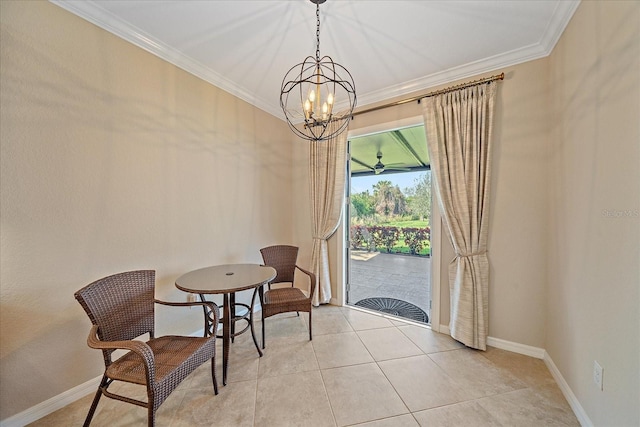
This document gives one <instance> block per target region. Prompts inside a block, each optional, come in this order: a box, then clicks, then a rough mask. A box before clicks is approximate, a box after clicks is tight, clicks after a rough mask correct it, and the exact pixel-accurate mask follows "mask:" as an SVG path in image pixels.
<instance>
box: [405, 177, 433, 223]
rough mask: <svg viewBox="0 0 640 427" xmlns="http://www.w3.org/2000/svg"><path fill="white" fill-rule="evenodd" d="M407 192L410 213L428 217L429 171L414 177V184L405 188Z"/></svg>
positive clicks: (429, 195)
mask: <svg viewBox="0 0 640 427" xmlns="http://www.w3.org/2000/svg"><path fill="white" fill-rule="evenodd" d="M407 194H408V196H409V210H410V211H411V213H412V214H413V215H415V216H418V217H420V218H421V219H425V218H426V219H429V217H430V215H431V171H428V172H424V173H422V174H420V176H419V177H418V178H416V179H415V186H414V187H411V188H408V189H407ZM429 223H430V222H429Z"/></svg>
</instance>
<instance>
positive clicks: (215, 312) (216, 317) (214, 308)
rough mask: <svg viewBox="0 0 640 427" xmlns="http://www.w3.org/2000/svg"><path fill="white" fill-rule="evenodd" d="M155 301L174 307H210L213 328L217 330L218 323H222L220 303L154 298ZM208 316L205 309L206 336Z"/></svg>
mask: <svg viewBox="0 0 640 427" xmlns="http://www.w3.org/2000/svg"><path fill="white" fill-rule="evenodd" d="M153 301H154V302H155V303H156V304H161V305H168V306H173V307H194V306H201V307H206V308H208V309H209V313H212V318H211V319H210V321H211V330H213V331H215V330H216V329H217V328H218V323H220V309H219V308H218V305H217V304H216V303H215V302H213V301H193V302H173V301H160V300H158V299H154V300H153ZM206 316H207V312H206V310H205V319H204V324H205V336H206V330H207V326H208V325H207V318H206ZM214 336H215V334H214Z"/></svg>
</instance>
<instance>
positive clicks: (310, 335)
mask: <svg viewBox="0 0 640 427" xmlns="http://www.w3.org/2000/svg"><path fill="white" fill-rule="evenodd" d="M311 325H312V323H311V310H309V341H312V340H313V335H312V334H311Z"/></svg>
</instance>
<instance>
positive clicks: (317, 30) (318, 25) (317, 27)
mask: <svg viewBox="0 0 640 427" xmlns="http://www.w3.org/2000/svg"><path fill="white" fill-rule="evenodd" d="M316 60H317V61H318V62H320V3H316Z"/></svg>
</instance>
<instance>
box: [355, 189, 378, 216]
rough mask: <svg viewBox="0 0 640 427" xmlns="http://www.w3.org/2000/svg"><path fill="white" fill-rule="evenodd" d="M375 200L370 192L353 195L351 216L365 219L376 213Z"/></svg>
mask: <svg viewBox="0 0 640 427" xmlns="http://www.w3.org/2000/svg"><path fill="white" fill-rule="evenodd" d="M374 205H375V200H374V198H373V196H372V195H371V194H369V191H363V192H362V193H356V194H352V195H351V214H352V215H355V216H357V217H359V218H365V217H368V216H371V215H373V214H375V213H376V209H375V206H374Z"/></svg>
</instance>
